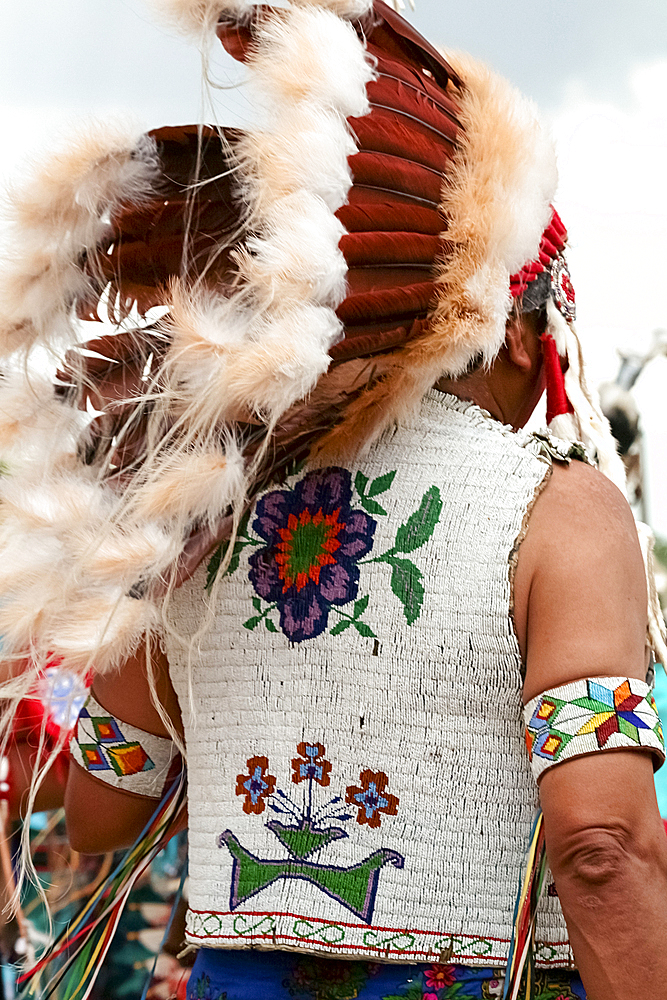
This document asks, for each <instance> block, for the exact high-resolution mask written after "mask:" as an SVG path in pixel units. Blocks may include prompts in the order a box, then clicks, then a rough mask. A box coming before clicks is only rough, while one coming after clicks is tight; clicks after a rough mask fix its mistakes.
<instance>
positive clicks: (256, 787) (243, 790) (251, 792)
mask: <svg viewBox="0 0 667 1000" xmlns="http://www.w3.org/2000/svg"><path fill="white" fill-rule="evenodd" d="M246 763H247V765H248V773H247V774H237V775H236V794H237V795H244V796H245V802H244V803H243V812H245V813H248V814H250V813H255V814H256V815H259V814H260V813H263V812H264V809H265V808H266V803H265V801H264V800H265V799H268V797H269V795H273V792H274V790H275V787H276V779H275V777H274V775H272V774H267V771H268V769H269V759H268V757H249V758H248V760H247V761H246Z"/></svg>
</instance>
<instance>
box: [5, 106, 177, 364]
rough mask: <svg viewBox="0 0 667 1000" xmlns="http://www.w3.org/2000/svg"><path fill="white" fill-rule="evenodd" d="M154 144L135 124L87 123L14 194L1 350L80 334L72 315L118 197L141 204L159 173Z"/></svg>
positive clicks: (10, 349) (122, 200) (119, 202)
mask: <svg viewBox="0 0 667 1000" xmlns="http://www.w3.org/2000/svg"><path fill="white" fill-rule="evenodd" d="M157 172H158V164H157V154H156V149H155V144H154V143H153V142H152V141H151V140H150V139H148V138H147V137H146V136H139V135H137V133H136V131H135V130H134V129H132V130H128V129H121V128H120V127H119V128H116V129H114V128H109V126H108V125H106V126H105V127H104V129H102V128H100V127H97V128H96V129H90V130H89V132H88V134H87V135H85V136H82V137H81V138H80V139H79V140H78V142H77V141H76V140H75V141H72V142H71V143H70V145H69V146H68V147H67V150H66V151H64V152H62V153H61V154H55V155H54V156H53V157H52V158H51V159H50V160H49V161H48V162H47V163H46V164H44V165H42V166H40V167H39V168H38V169H36V170H35V171H34V172H33V176H32V177H31V178H30V180H29V182H28V183H27V184H26V185H24V188H23V190H21V191H15V192H13V194H12V197H11V213H10V223H11V225H10V229H9V256H8V258H7V262H6V264H5V265H4V267H3V269H2V271H1V272H0V354H4V355H6V354H9V353H12V352H13V351H16V350H18V349H20V348H28V347H30V346H32V344H33V343H34V342H35V341H38V340H44V341H46V342H47V343H54V341H55V342H56V343H58V341H61V342H62V341H65V342H67V341H71V340H73V339H76V335H75V333H74V330H73V329H72V328H71V325H70V322H69V319H70V317H69V314H70V308H71V305H72V301H73V299H74V298H75V297H76V296H79V295H83V294H85V291H86V287H87V279H86V278H85V276H84V274H83V272H82V270H81V266H80V262H81V255H82V254H83V253H84V251H85V252H87V253H88V254H89V255H92V253H93V251H94V250H95V247H96V246H97V245H98V243H99V242H100V241H101V240H102V238H103V237H104V235H105V233H106V231H107V227H108V224H109V223H108V220H109V217H110V215H111V214H113V212H114V211H115V210H116V209H117V207H118V206H119V205H120V204H121V203H127V202H135V203H140V202H141V201H142V199H144V198H145V197H146V196H147V195H148V194H149V193H150V191H151V189H152V184H153V181H154V179H155V177H156V176H157Z"/></svg>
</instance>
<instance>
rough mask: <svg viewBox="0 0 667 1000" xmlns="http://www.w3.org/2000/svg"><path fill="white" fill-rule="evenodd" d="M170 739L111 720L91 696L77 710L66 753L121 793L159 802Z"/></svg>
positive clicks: (172, 748)
mask: <svg viewBox="0 0 667 1000" xmlns="http://www.w3.org/2000/svg"><path fill="white" fill-rule="evenodd" d="M177 752H178V751H177V749H176V747H175V745H174V743H173V741H172V740H170V739H165V738H164V737H163V736H154V735H153V734H152V733H147V732H145V731H144V730H143V729H138V728H137V727H136V726H131V725H130V724H129V723H128V722H121V721H120V719H115V718H114V717H113V715H110V714H109V712H107V711H106V709H104V708H102V706H101V705H99V704H98V703H97V702H96V701H95V699H94V698H93V696H92V694H91V695H89V697H88V700H87V701H86V703H85V705H84V706H83V708H82V709H81V712H80V714H79V719H78V722H77V724H76V729H75V731H74V734H73V736H72V739H71V741H70V753H71V755H72V757H73V758H74V760H75V761H76V762H77V764H80V765H81V767H83V768H85V770H86V771H88V773H89V774H92V775H93V776H94V777H95V778H99V779H100V780H101V781H106V783H107V784H108V785H113V786H114V787H115V788H119V789H121V790H122V791H126V792H133V793H134V794H135V795H145V796H147V797H148V798H151V799H159V798H161V797H162V793H163V791H164V784H165V781H166V780H167V775H168V772H169V767H170V765H171V762H172V760H173V759H174V757H175V756H176V754H177Z"/></svg>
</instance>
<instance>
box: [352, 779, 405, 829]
mask: <svg viewBox="0 0 667 1000" xmlns="http://www.w3.org/2000/svg"><path fill="white" fill-rule="evenodd" d="M359 781H360V782H361V786H358V785H348V786H347V788H346V789H345V801H346V802H348V803H349V804H350V805H353V806H356V807H357V809H358V810H359V812H358V813H357V823H361V825H362V826H363V824H364V823H367V824H368V826H371V827H373V828H377V827H378V826H379V825H380V813H385V814H386V815H387V816H395V815H396V813H397V811H398V796H396V795H390V794H389V792H387V791H386V788H387V785H388V784H389V778H388V777H387V775H386V774H385V773H384V772H383V771H371V770H370V769H368V768H367V769H366V770H365V771H362V772H361V774H360V775H359Z"/></svg>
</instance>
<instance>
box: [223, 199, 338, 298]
mask: <svg viewBox="0 0 667 1000" xmlns="http://www.w3.org/2000/svg"><path fill="white" fill-rule="evenodd" d="M262 229H263V231H262V235H261V236H251V237H250V238H249V239H248V240H247V242H246V246H247V249H248V251H249V255H248V257H247V258H245V259H244V260H243V263H242V265H241V269H242V272H243V274H244V277H245V278H246V280H247V281H248V282H249V284H250V286H251V288H252V290H253V298H254V299H255V301H257V303H258V305H259V306H260V308H262V307H263V306H264V307H266V306H272V305H276V304H278V303H279V304H280V305H282V306H284V304H285V292H288V297H289V299H290V300H292V301H294V302H295V303H296V302H299V301H303V300H309V299H314V300H315V301H317V302H321V303H322V304H323V305H333V306H337V305H338V304H339V303H340V302H342V300H343V299H344V297H345V288H346V282H345V277H346V274H347V264H346V262H345V257H344V256H343V254H342V252H341V251H340V250H339V249H338V244H339V242H340V239H341V237H342V236H343V235H344V233H345V229H344V227H343V226H342V225H341V223H340V222H339V221H338V219H337V218H336V216H335V215H333V214H332V213H331V212H330V211H329V209H328V208H327V206H326V205H325V204H324V202H323V201H322V200H321V199H320V198H318V197H317V196H315V195H312V194H310V193H301V192H299V194H296V195H289V196H288V197H286V198H283V199H281V200H280V201H278V202H276V203H275V204H273V205H271V206H270V208H269V209H268V210H267V212H266V215H265V217H264V225H263V227H262ZM286 286H287V287H286Z"/></svg>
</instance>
